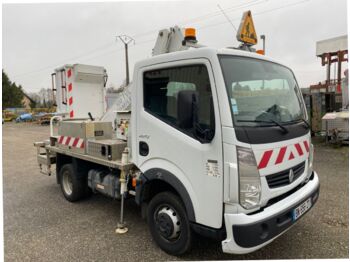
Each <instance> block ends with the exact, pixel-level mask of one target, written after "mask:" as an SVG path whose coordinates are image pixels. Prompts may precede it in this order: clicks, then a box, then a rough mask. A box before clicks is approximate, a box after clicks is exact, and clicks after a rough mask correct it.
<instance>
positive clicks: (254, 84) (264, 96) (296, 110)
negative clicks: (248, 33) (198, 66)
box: [219, 55, 305, 126]
mask: <svg viewBox="0 0 350 262" xmlns="http://www.w3.org/2000/svg"><path fill="white" fill-rule="evenodd" d="M219 58H220V63H221V67H222V71H223V74H224V80H225V84H226V89H227V93H228V96H229V101H230V104H231V110H232V115H233V119H234V123H235V125H237V126H252V125H260V126H261V125H270V124H276V122H277V123H279V124H286V123H291V122H295V121H300V120H302V119H303V118H305V113H304V106H303V102H302V97H301V95H300V92H299V88H298V84H297V82H296V80H295V78H294V75H293V73H292V72H291V70H289V69H288V68H286V67H284V66H281V65H279V64H276V63H272V62H268V61H263V60H258V59H254V58H247V57H238V56H229V55H222V56H219Z"/></svg>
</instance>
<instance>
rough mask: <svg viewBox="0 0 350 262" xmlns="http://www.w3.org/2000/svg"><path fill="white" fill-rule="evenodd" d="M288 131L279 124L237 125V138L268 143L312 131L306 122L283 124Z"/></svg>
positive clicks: (245, 141)
mask: <svg viewBox="0 0 350 262" xmlns="http://www.w3.org/2000/svg"><path fill="white" fill-rule="evenodd" d="M283 126H284V127H285V128H286V129H287V130H288V133H285V132H282V130H281V128H280V127H278V126H263V127H259V126H252V127H248V126H244V127H243V126H235V132H236V137H237V140H238V141H240V142H243V143H249V144H266V143H274V142H280V141H284V140H289V139H293V138H297V137H301V136H304V135H306V134H308V133H309V132H310V129H309V128H306V127H305V123H304V122H299V123H293V124H288V125H283Z"/></svg>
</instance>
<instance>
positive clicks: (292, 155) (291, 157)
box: [288, 152, 294, 160]
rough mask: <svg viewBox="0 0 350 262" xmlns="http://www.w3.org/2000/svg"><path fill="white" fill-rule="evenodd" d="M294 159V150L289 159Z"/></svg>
mask: <svg viewBox="0 0 350 262" xmlns="http://www.w3.org/2000/svg"><path fill="white" fill-rule="evenodd" d="M292 159H294V154H293V152H290V155H289V158H288V160H292Z"/></svg>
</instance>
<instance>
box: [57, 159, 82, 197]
mask: <svg viewBox="0 0 350 262" xmlns="http://www.w3.org/2000/svg"><path fill="white" fill-rule="evenodd" d="M86 179H87V178H86V177H78V176H77V174H76V172H75V171H74V167H73V165H72V164H65V165H64V166H63V167H62V168H61V170H60V185H61V190H62V193H63V195H64V197H65V198H66V199H67V200H68V201H70V202H75V201H78V200H80V199H83V198H85V197H86V196H87V192H88V186H87V181H86Z"/></svg>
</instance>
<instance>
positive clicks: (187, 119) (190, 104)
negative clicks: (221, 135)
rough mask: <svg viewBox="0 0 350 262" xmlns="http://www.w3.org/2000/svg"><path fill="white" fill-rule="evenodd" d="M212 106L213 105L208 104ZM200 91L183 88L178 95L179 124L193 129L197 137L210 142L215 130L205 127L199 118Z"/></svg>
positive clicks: (181, 126) (204, 141) (199, 139)
mask: <svg viewBox="0 0 350 262" xmlns="http://www.w3.org/2000/svg"><path fill="white" fill-rule="evenodd" d="M208 106H211V105H208ZM198 110H199V108H198V92H196V91H192V90H183V91H180V92H179V93H178V96H177V120H178V126H179V127H180V128H183V129H191V131H192V134H193V136H194V137H196V139H197V140H198V141H199V142H201V143H202V144H204V143H210V141H211V140H212V139H213V137H214V134H215V132H214V130H212V129H211V128H208V127H203V126H202V125H201V124H200V123H199V120H198Z"/></svg>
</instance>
